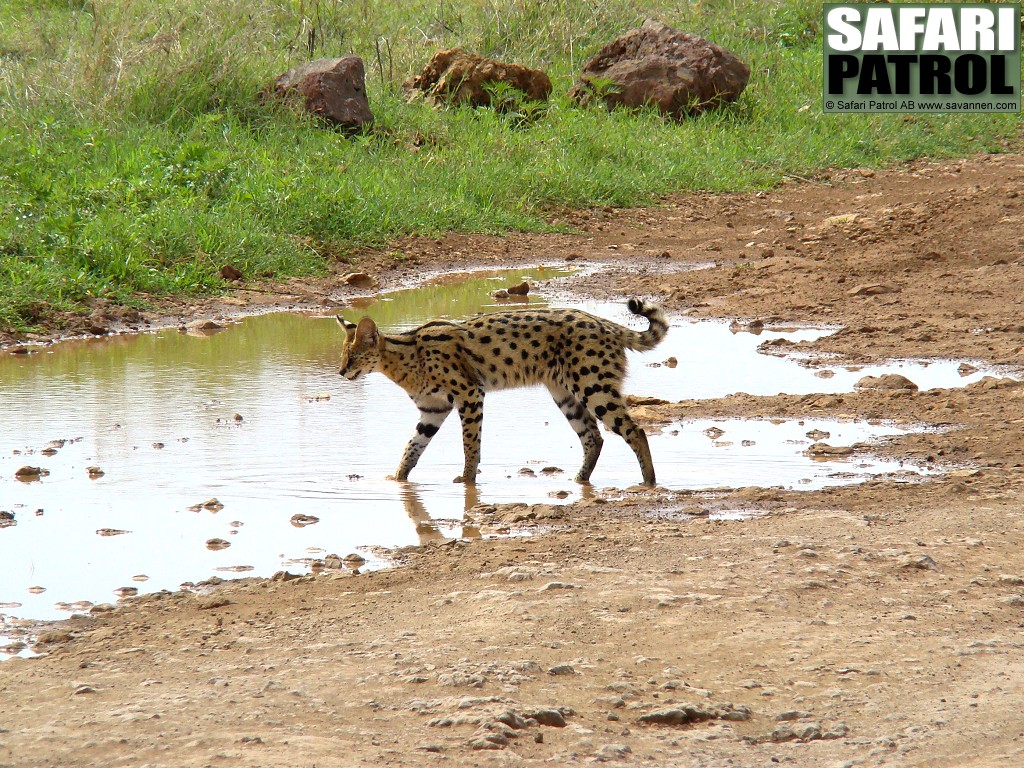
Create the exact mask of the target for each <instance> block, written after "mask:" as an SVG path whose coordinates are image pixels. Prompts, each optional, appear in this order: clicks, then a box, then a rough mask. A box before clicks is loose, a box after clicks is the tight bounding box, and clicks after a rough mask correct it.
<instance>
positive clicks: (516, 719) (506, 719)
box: [494, 709, 527, 731]
mask: <svg viewBox="0 0 1024 768" xmlns="http://www.w3.org/2000/svg"><path fill="white" fill-rule="evenodd" d="M494 719H495V720H497V721H498V722H499V723H504V724H505V725H507V726H508V727H509V728H514V729H516V730H517V731H518V730H522V729H523V728H526V727H527V723H526V721H525V720H524V719H523V718H521V717H520V716H519V715H517V714H516V713H515V712H513V711H512V710H511V709H509V710H506V711H505V712H502V713H501V714H500V715H498V716H497V717H496V718H494Z"/></svg>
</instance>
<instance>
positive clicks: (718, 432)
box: [704, 427, 725, 440]
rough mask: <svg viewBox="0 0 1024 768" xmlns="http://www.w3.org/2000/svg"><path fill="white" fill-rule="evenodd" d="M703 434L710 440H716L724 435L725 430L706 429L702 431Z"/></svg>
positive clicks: (716, 428)
mask: <svg viewBox="0 0 1024 768" xmlns="http://www.w3.org/2000/svg"><path fill="white" fill-rule="evenodd" d="M704 434H705V435H707V436H708V437H710V438H711V439H712V440H717V439H718V438H720V437H721V436H722V435H724V434H725V430H724V429H719V428H718V427H708V428H707V429H705V430H704Z"/></svg>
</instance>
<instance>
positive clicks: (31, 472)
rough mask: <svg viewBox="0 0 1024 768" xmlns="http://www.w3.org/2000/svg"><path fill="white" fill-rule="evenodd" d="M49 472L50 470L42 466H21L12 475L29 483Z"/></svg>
mask: <svg viewBox="0 0 1024 768" xmlns="http://www.w3.org/2000/svg"><path fill="white" fill-rule="evenodd" d="M48 474H50V470H48V469H43V468H42V467H28V466H26V467H21V468H20V469H17V470H15V472H14V476H15V477H16V478H17V479H18V480H21V481H22V482H27V483H31V482H33V481H35V480H38V479H39V478H41V477H46V476H47V475H48Z"/></svg>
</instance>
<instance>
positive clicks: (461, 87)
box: [403, 48, 551, 295]
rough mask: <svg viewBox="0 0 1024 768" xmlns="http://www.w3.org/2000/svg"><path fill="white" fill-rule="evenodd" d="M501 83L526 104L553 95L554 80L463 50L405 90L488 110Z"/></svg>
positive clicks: (447, 54)
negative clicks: (519, 96) (517, 94)
mask: <svg viewBox="0 0 1024 768" xmlns="http://www.w3.org/2000/svg"><path fill="white" fill-rule="evenodd" d="M499 83H501V84H504V85H505V86H508V87H511V88H515V89H516V90H517V91H519V92H521V93H522V94H523V98H524V99H525V100H526V101H545V100H546V99H547V98H548V95H549V94H550V93H551V78H549V77H548V76H547V74H546V73H545V72H542V71H541V70H539V69H531V68H530V67H525V66H523V65H522V64H509V63H506V62H503V61H497V60H495V59H488V58H486V57H484V56H480V55H479V54H476V53H470V52H469V51H466V50H463V49H462V48H450V49H448V50H444V51H438V52H437V53H435V54H434V57H433V58H432V59H431V60H430V61H429V62H428V63H427V65H426V66H425V67H424V68H423V70H422V71H421V72H420V73H419V74H418V75H416V76H415V77H413V78H411V79H409V80H407V81H406V82H405V84H404V86H403V87H404V88H405V90H406V91H408V92H410V93H415V92H417V91H418V92H422V93H423V94H425V95H426V96H427V97H428V98H431V99H433V100H434V101H436V102H438V103H442V104H464V105H467V106H471V107H487V106H492V104H491V93H492V92H493V90H494V88H495V86H496V84H499ZM494 106H497V105H494ZM524 295H525V294H524Z"/></svg>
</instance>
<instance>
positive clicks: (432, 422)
mask: <svg viewBox="0 0 1024 768" xmlns="http://www.w3.org/2000/svg"><path fill="white" fill-rule="evenodd" d="M414 402H415V401H414ZM416 405H417V406H419V409H420V420H419V423H418V424H417V425H416V431H415V432H414V433H413V436H412V439H411V440H410V441H409V444H408V445H407V446H405V453H403V454H402V460H401V461H400V462H399V464H398V470H397V471H396V472H395V474H394V475H392V476H391V477H390V478H389V479H391V480H408V479H409V473H410V472H411V471H412V468H413V467H415V466H416V462H418V461H419V460H420V456H422V455H423V451H425V450H426V448H427V446H428V445H429V444H430V438H432V437H433V436H434V435H436V434H437V430H439V429H440V428H441V425H442V424H444V420H445V419H446V418H448V414H449V413H451V412H452V406H451V404H450V403H448V402H446V401H445V400H440V399H436V398H431V399H428V400H423V401H419V402H416Z"/></svg>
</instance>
